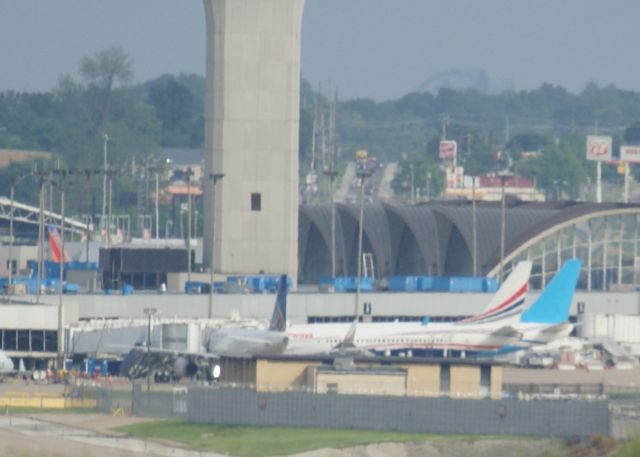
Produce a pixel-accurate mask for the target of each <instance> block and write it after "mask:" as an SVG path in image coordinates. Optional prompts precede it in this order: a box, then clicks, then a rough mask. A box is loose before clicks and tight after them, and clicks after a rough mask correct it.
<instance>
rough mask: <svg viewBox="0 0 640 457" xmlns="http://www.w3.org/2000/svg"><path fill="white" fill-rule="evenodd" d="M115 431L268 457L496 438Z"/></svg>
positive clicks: (178, 424) (264, 430)
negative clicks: (362, 447)
mask: <svg viewBox="0 0 640 457" xmlns="http://www.w3.org/2000/svg"><path fill="white" fill-rule="evenodd" d="M116 430H117V431H119V432H124V433H127V434H129V435H134V436H138V437H141V438H151V439H164V440H169V441H174V442H178V443H181V444H182V445H184V446H186V447H189V448H193V449H197V450H200V451H211V452H219V453H224V454H230V455H234V456H242V457H269V456H274V455H287V454H293V453H297V452H304V451H311V450H314V449H321V448H342V447H349V446H355V445H361V444H370V443H383V442H384V443H388V442H422V441H435V440H466V441H469V440H475V439H483V440H486V439H492V438H494V439H495V438H497V437H487V436H482V437H479V436H469V435H447V436H445V435H432V434H425V433H399V432H397V433H396V432H383V431H375V430H347V429H319V428H285V427H235V426H221V425H210V424H192V423H187V422H184V421H157V422H146V423H141V424H136V425H128V426H124V427H118V428H117V429H116ZM501 438H504V437H501Z"/></svg>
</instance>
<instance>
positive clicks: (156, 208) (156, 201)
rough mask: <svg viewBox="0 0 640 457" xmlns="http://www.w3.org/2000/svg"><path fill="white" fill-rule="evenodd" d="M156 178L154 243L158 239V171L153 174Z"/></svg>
mask: <svg viewBox="0 0 640 457" xmlns="http://www.w3.org/2000/svg"><path fill="white" fill-rule="evenodd" d="M155 178H156V195H155V197H156V198H155V211H156V242H157V241H158V240H159V239H160V209H159V204H158V198H159V195H158V194H159V192H160V183H159V182H158V181H159V179H158V171H157V170H156V172H155Z"/></svg>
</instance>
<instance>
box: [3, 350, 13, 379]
mask: <svg viewBox="0 0 640 457" xmlns="http://www.w3.org/2000/svg"><path fill="white" fill-rule="evenodd" d="M14 369H15V366H14V365H13V360H11V358H10V357H9V356H8V355H7V354H6V353H5V352H2V351H0V374H8V373H13V370H14Z"/></svg>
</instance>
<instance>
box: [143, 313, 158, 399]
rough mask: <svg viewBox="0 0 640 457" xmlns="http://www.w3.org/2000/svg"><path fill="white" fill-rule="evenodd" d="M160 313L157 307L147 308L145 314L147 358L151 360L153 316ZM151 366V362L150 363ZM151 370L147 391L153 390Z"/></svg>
mask: <svg viewBox="0 0 640 457" xmlns="http://www.w3.org/2000/svg"><path fill="white" fill-rule="evenodd" d="M157 313H158V309H157V308H145V309H144V314H145V316H147V319H148V321H147V360H149V353H150V352H151V317H152V316H155V315H156V314H157ZM149 366H151V364H149ZM150 375H151V371H147V392H149V390H151V379H150Z"/></svg>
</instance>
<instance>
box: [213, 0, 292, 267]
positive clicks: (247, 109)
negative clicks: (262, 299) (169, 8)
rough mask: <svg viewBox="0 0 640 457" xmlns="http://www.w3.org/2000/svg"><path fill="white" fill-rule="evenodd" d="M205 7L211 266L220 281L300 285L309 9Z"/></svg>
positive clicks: (257, 4)
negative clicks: (269, 278)
mask: <svg viewBox="0 0 640 457" xmlns="http://www.w3.org/2000/svg"><path fill="white" fill-rule="evenodd" d="M204 7H205V14H206V23H207V87H206V120H205V170H206V174H205V178H204V179H205V200H204V204H205V232H204V246H203V248H204V263H205V265H206V266H210V265H211V254H212V252H213V256H214V266H215V272H216V273H222V274H227V275H228V274H256V273H261V272H263V273H266V274H280V273H287V274H288V275H290V276H291V277H293V278H296V277H297V270H298V252H297V251H298V127H299V105H300V99H299V88H300V35H301V28H302V13H303V9H304V0H204ZM220 174H224V178H223V179H213V177H212V176H216V175H220ZM207 177H209V179H207ZM214 182H217V183H216V184H215V185H214ZM214 200H215V202H214ZM212 242H213V245H212Z"/></svg>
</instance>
